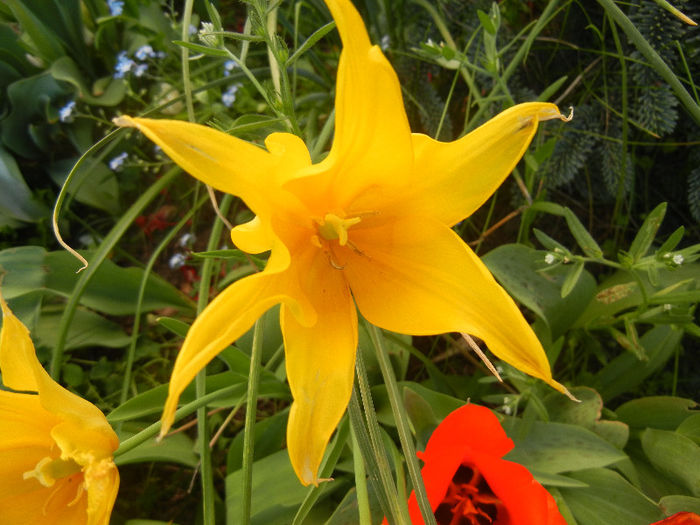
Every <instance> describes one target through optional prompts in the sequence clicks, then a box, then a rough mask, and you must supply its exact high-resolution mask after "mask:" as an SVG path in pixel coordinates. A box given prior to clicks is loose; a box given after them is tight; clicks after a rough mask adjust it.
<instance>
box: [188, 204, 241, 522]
mask: <svg viewBox="0 0 700 525" xmlns="http://www.w3.org/2000/svg"><path fill="white" fill-rule="evenodd" d="M232 199H233V196H232V195H229V194H226V195H224V198H223V199H221V213H222V215H226V212H227V211H228V208H229V206H230V205H231V201H232ZM222 228H223V223H222V222H221V221H214V225H213V226H212V229H211V234H210V235H209V242H208V243H207V251H212V250H214V249H216V248H217V247H218V246H219V242H220V241H221V230H222ZM215 262H216V260H215V259H205V260H204V263H203V264H202V269H201V272H200V281H199V297H198V298H197V315H199V314H200V313H202V311H203V310H204V308H205V307H206V306H207V303H208V302H209V287H210V285H211V276H212V268H213V266H214V263H215ZM206 381H207V369H206V367H205V368H203V369H202V370H201V371H200V372H199V373H198V374H197V375H196V377H195V392H196V396H197V398H200V397H203V396H204V395H205V394H206ZM197 437H198V442H197V444H198V447H199V461H200V468H201V476H202V511H203V522H204V525H214V523H215V522H216V510H215V508H214V499H215V498H214V496H215V493H214V470H213V468H212V464H211V448H210V447H209V428H208V427H207V407H206V406H202V407H200V408H199V409H197Z"/></svg>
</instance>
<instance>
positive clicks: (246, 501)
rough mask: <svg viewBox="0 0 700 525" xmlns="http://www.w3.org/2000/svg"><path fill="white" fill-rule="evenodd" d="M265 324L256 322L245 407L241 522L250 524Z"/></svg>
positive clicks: (244, 524) (259, 321) (245, 524)
mask: <svg viewBox="0 0 700 525" xmlns="http://www.w3.org/2000/svg"><path fill="white" fill-rule="evenodd" d="M262 326H263V323H262V321H261V320H260V319H258V320H257V321H256V322H255V328H254V329H253V348H252V349H251V353H250V372H249V373H248V396H247V399H246V407H245V429H244V434H243V506H242V508H241V522H240V523H242V524H243V525H247V524H248V523H250V513H251V498H252V493H253V459H254V457H253V456H254V454H255V450H254V447H255V416H256V414H257V406H258V384H259V383H260V361H261V359H262V338H263V332H262Z"/></svg>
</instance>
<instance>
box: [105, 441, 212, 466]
mask: <svg viewBox="0 0 700 525" xmlns="http://www.w3.org/2000/svg"><path fill="white" fill-rule="evenodd" d="M134 434H135V433H132V432H123V433H121V435H120V436H119V441H124V440H126V439H128V438H130V437H131V436H133V435H134ZM152 461H157V462H166V463H177V464H180V465H185V466H186V467H192V468H193V467H196V466H197V463H199V457H198V456H197V455H196V454H195V453H194V444H193V443H192V440H191V439H190V438H189V437H187V435H186V434H183V433H182V432H180V433H178V434H173V435H171V436H168V437H167V438H166V439H163V440H162V441H160V442H158V441H156V439H155V438H153V439H149V440H148V441H145V442H143V443H141V444H140V445H138V446H137V447H134V448H133V449H131V450H129V451H127V452H125V453H123V454H120V455H119V456H117V457H116V458H114V462H115V463H116V465H117V466H118V467H121V466H122V465H130V464H134V463H150V462H152Z"/></svg>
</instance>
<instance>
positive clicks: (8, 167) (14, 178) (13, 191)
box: [0, 146, 49, 222]
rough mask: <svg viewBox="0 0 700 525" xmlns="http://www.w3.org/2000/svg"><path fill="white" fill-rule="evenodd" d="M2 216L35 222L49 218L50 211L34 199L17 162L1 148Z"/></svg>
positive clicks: (0, 186)
mask: <svg viewBox="0 0 700 525" xmlns="http://www.w3.org/2000/svg"><path fill="white" fill-rule="evenodd" d="M0 188H2V191H0V215H5V216H7V217H11V218H12V219H18V220H20V221H29V222H35V221H38V220H39V219H42V218H44V217H47V216H48V213H49V210H48V208H46V206H44V205H43V204H41V203H40V202H38V201H36V200H35V199H34V196H33V195H32V191H31V190H30V189H29V186H27V183H26V182H25V181H24V177H22V173H21V172H20V170H19V167H18V166H17V162H15V159H14V157H13V156H12V155H10V153H9V152H8V151H7V150H5V149H4V148H3V147H2V146H0Z"/></svg>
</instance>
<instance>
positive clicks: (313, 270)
mask: <svg viewBox="0 0 700 525" xmlns="http://www.w3.org/2000/svg"><path fill="white" fill-rule="evenodd" d="M301 278H302V280H303V281H302V283H301V286H302V289H303V290H304V291H305V293H306V295H307V297H309V299H310V301H311V303H312V304H313V306H314V308H315V310H316V311H317V312H318V322H317V323H316V324H315V325H314V326H313V327H310V328H307V327H304V326H302V325H301V324H299V323H298V322H297V320H296V319H295V318H294V315H293V314H292V313H291V312H290V311H289V309H288V308H287V307H285V306H283V307H282V312H281V324H282V333H283V335H284V345H285V352H286V359H287V360H286V365H287V379H288V381H289V386H290V388H291V390H292V395H293V397H294V403H293V404H292V407H291V409H290V412H289V422H288V424H287V447H288V449H289V457H290V458H291V461H292V466H293V467H294V471H295V472H296V474H297V476H298V477H299V479H300V480H301V482H302V483H303V484H304V485H308V484H310V483H311V484H314V485H317V484H318V482H319V481H320V480H319V479H318V468H319V465H320V464H321V460H322V459H323V453H324V451H325V449H326V446H327V445H328V440H329V439H330V437H331V434H332V433H333V430H334V429H335V427H336V425H337V424H338V422H339V421H340V418H341V417H342V416H343V413H344V412H345V408H346V407H347V404H348V401H349V400H350V393H351V391H352V384H353V378H354V375H353V371H354V365H355V349H356V347H357V312H356V309H355V304H354V302H353V300H352V297H351V296H350V290H349V289H348V286H347V283H346V282H345V279H344V277H343V274H342V272H340V271H337V270H331V271H329V266H328V260H327V259H326V257H325V255H324V254H323V253H318V252H317V253H316V255H315V256H314V257H313V258H312V260H311V262H310V263H309V264H308V266H307V268H306V273H305V274H304V275H302V276H301Z"/></svg>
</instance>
